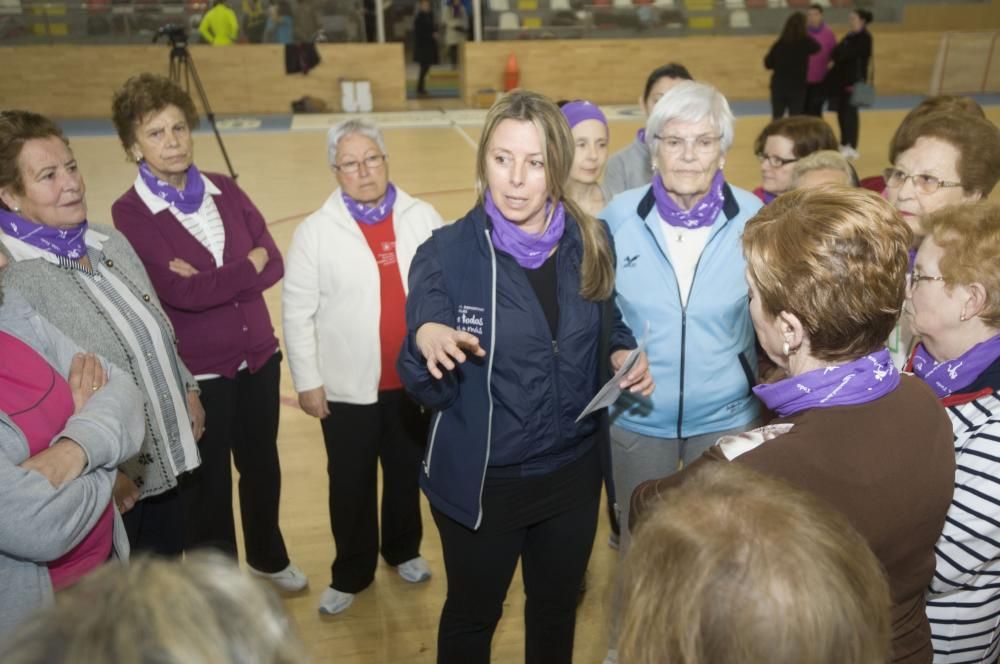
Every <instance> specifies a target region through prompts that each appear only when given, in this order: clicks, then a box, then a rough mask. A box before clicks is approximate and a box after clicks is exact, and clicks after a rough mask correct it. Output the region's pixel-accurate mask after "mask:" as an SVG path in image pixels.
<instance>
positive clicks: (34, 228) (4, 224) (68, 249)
mask: <svg viewBox="0 0 1000 664" xmlns="http://www.w3.org/2000/svg"><path fill="white" fill-rule="evenodd" d="M0 229H2V230H3V232H4V233H6V234H7V235H9V236H11V237H16V238H17V239H18V240H21V241H22V242H26V243H28V244H30V245H31V246H33V247H38V248H39V249H41V250H42V251H47V252H49V253H52V254H55V255H56V256H62V257H63V258H72V259H74V260H79V259H81V258H83V257H84V256H86V255H87V243H86V242H85V241H84V236H86V235H87V220H86V219H84V220H83V221H82V222H81V223H80V224H79V225H77V226H74V227H73V228H54V227H52V226H45V225H44V224H38V223H35V222H33V221H29V220H28V219H25V218H24V217H22V216H21V215H19V214H17V213H16V212H9V211H7V210H3V209H0Z"/></svg>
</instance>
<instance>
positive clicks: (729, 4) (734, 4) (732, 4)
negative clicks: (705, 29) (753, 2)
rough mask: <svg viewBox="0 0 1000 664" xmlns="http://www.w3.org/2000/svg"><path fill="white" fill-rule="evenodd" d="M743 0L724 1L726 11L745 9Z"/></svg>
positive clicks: (745, 4)
mask: <svg viewBox="0 0 1000 664" xmlns="http://www.w3.org/2000/svg"><path fill="white" fill-rule="evenodd" d="M746 6H747V3H746V2H745V0H726V9H746Z"/></svg>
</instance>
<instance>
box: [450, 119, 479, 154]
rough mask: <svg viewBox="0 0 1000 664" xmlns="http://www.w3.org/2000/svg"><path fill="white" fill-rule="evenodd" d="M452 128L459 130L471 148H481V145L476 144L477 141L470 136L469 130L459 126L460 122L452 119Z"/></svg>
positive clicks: (459, 133) (474, 149)
mask: <svg viewBox="0 0 1000 664" xmlns="http://www.w3.org/2000/svg"><path fill="white" fill-rule="evenodd" d="M451 128H452V129H454V130H455V131H457V132H458V135H459V136H461V137H462V138H463V139H465V142H466V143H467V144H468V145H469V147H470V148H472V151H473V152H475V151H476V150H478V149H479V146H478V145H477V144H476V142H475V141H474V140H472V137H471V136H469V132H467V131H465V130H464V129H462V128H461V127H459V126H458V123H456V122H454V121H452V123H451Z"/></svg>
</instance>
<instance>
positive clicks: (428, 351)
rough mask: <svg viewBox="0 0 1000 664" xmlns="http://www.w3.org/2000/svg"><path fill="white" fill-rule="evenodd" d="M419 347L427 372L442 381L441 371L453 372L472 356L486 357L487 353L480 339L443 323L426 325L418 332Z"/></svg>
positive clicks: (442, 374)
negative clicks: (425, 362)
mask: <svg viewBox="0 0 1000 664" xmlns="http://www.w3.org/2000/svg"><path fill="white" fill-rule="evenodd" d="M416 340H417V347H418V348H419V349H420V352H421V353H422V354H423V356H424V359H425V360H427V371H429V372H430V374H431V375H432V376H434V377H435V378H437V379H438V380H440V379H441V378H444V373H443V372H442V371H441V367H443V368H444V369H445V370H446V371H451V370H452V369H454V368H455V366H456V364H461V363H462V362H465V360H466V359H468V355H467V353H469V354H472V355H475V356H476V357H485V356H486V351H485V350H484V349H483V347H482V346H480V345H479V337H477V336H475V335H472V334H469V333H468V332H462V331H460V330H456V329H455V328H453V327H448V326H447V325H442V324H441V323H424V324H423V325H421V326H420V328H419V329H418V330H417V337H416Z"/></svg>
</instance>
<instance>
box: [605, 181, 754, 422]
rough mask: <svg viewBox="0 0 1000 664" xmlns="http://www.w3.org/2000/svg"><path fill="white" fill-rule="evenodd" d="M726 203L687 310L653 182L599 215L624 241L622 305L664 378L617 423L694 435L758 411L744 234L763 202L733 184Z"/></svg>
mask: <svg viewBox="0 0 1000 664" xmlns="http://www.w3.org/2000/svg"><path fill="white" fill-rule="evenodd" d="M723 194H724V197H725V201H724V203H723V206H722V211H721V212H720V213H719V216H718V218H717V219H716V221H715V224H714V225H713V226H712V232H711V235H709V238H708V241H707V243H706V244H705V248H704V250H703V251H702V254H701V257H700V258H699V259H698V264H697V266H696V268H695V273H694V280H693V281H692V283H691V292H690V293H689V296H688V301H687V305H686V306H682V305H681V298H680V288H679V287H678V284H677V277H676V276H675V274H674V268H673V265H671V263H670V258H669V252H668V251H667V246H666V243H665V240H664V238H663V232H662V230H661V229H660V224H662V223H663V222H662V221H660V218H659V215H658V214H657V213H656V204H655V200H654V198H653V188H652V187H651V186H648V185H647V186H644V187H639V188H637V189H630V190H629V191H626V192H624V193H622V194H619V195H618V196H616V197H615V198H614V200H612V201H611V203H610V204H609V205H608V206H607V207H606V208H605V209H604V211H603V212H602V213H601V214H600V215H599V216H600V217H601V219H603V220H604V221H606V222H607V224H608V226H609V227H610V229H611V234H612V235H613V236H614V239H615V247H616V250H617V256H618V263H617V266H616V275H617V276H616V284H615V285H616V289H617V291H618V307H619V309H620V310H621V312H622V315H623V316H624V318H625V322H626V323H627V324H628V326H629V327H631V328H632V329H633V330H635V331H636V337H638V336H639V331H640V330H642V329H643V328H644V326H645V323H646V321H649V338H648V340H647V346H646V354H647V356H648V358H649V365H650V371H652V373H653V378H654V379H655V380H656V391H655V392H653V396H652V399H651V400H644V401H642V402H637V401H632V400H630V399H629V397H628V395H627V394H626V395H624V396H623V397H622V398H621V399H620V400H619V401H618V403H617V404H616V405H615V407H614V409H613V410H612V412H611V422H612V424H614V425H616V426H619V427H621V428H623V429H627V430H629V431H634V432H636V433H639V434H642V435H644V436H652V437H656V438H687V437H690V436H698V435H702V434H707V433H712V432H715V431H724V430H726V429H733V428H736V427H740V426H743V425H745V424H747V423H748V422H750V421H752V420H753V419H754V418H756V417H757V415H758V412H759V406H758V403H757V399H756V397H755V396H754V395H753V393H752V392H751V391H750V389H751V388H752V387H753V386H754V384H755V376H756V368H757V353H756V350H755V347H756V337H755V336H754V331H753V323H752V322H751V320H750V309H749V305H748V302H749V300H748V298H747V282H746V276H745V274H744V272H745V270H746V262H745V260H744V259H743V248H742V246H741V244H740V238H741V236H742V235H743V228H744V226H746V223H747V221H748V220H749V219H750V218H751V217H752V216H753V215H754V214H756V213H757V211H758V210H759V209H760V208H761V202H760V200H759V199H758V198H757V197H756V196H754V195H753V194H751V193H750V192H747V191H744V190H742V189H737V188H735V187H731V186H729V185H728V184H727V185H725V187H724V189H723Z"/></svg>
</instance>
